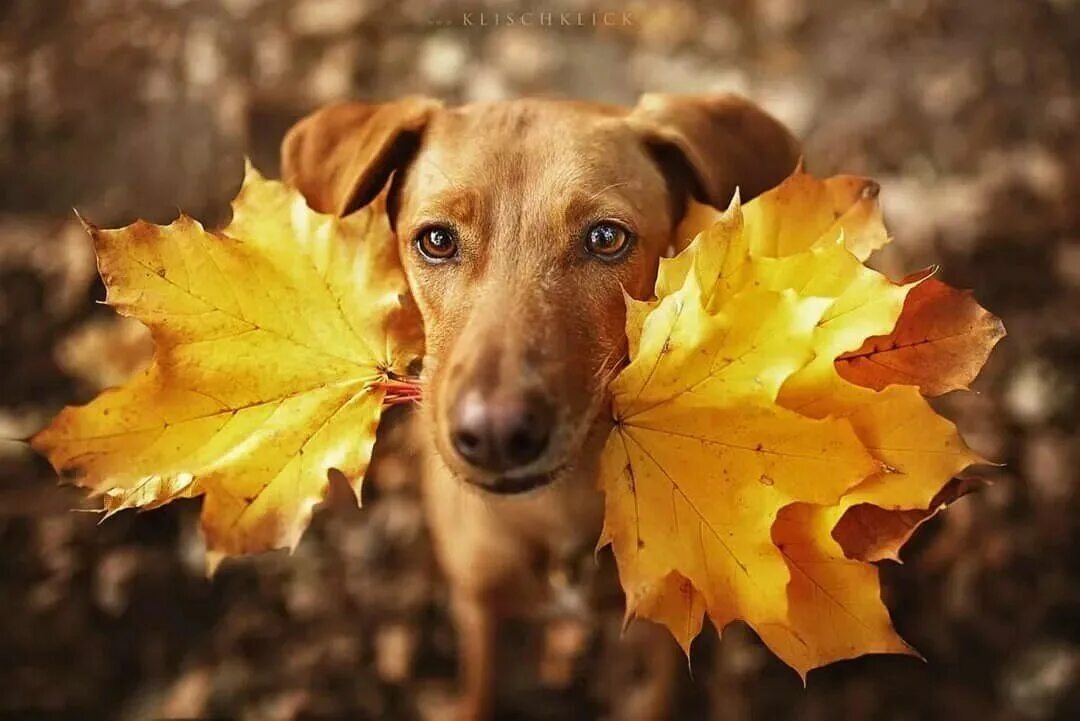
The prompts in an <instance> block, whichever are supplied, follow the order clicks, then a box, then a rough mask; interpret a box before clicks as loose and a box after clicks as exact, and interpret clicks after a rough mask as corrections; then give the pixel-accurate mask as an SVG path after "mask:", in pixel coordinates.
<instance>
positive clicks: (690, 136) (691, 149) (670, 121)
mask: <svg viewBox="0 0 1080 721" xmlns="http://www.w3.org/2000/svg"><path fill="white" fill-rule="evenodd" d="M628 121H629V122H630V123H631V124H632V125H634V126H635V127H636V128H637V129H638V130H639V131H640V132H641V133H643V135H644V137H645V142H646V143H647V144H648V145H649V146H650V148H651V149H652V150H653V152H654V153H655V154H656V156H657V157H658V159H659V161H660V163H661V165H662V166H663V168H664V171H665V173H666V174H668V176H669V178H670V179H672V180H673V181H674V182H675V183H677V184H678V185H679V186H681V187H682V188H683V189H684V190H687V191H689V192H690V193H691V194H692V195H693V196H694V198H695V199H697V200H699V201H701V202H704V203H708V204H709V205H712V206H714V207H717V208H721V209H723V208H726V207H727V205H728V202H729V201H730V200H731V196H732V195H733V194H734V192H735V188H736V187H738V188H739V193H740V195H741V197H742V199H743V200H744V201H746V200H749V199H750V198H752V197H754V196H755V195H758V194H759V193H762V192H764V191H766V190H768V189H769V188H771V187H773V186H775V185H777V184H779V183H780V181H782V180H783V179H784V178H786V177H787V176H788V175H789V174H790V173H791V171H792V170H794V169H795V165H796V164H797V163H798V161H799V145H798V143H797V142H796V140H795V138H793V137H792V136H791V133H789V132H788V131H787V129H786V128H785V127H784V126H783V125H781V124H780V122H779V121H777V120H776V119H775V118H773V117H772V116H771V115H769V114H768V113H766V112H765V111H764V110H762V109H761V108H759V107H757V106H756V105H754V104H753V103H751V102H749V101H748V100H746V99H744V98H740V97H739V96H737V95H729V94H721V95H681V96H680V95H664V94H654V93H648V94H645V95H642V96H641V100H639V101H638V105H637V107H636V108H634V110H633V111H631V113H630V115H629V117H628ZM672 176H676V177H672Z"/></svg>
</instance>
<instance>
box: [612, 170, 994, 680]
mask: <svg viewBox="0 0 1080 721" xmlns="http://www.w3.org/2000/svg"><path fill="white" fill-rule="evenodd" d="M689 218H690V221H689V224H684V226H683V227H684V230H685V231H686V232H687V233H688V234H689V235H690V237H693V238H694V240H693V242H692V243H690V245H689V246H688V247H686V248H685V250H683V251H682V252H681V253H680V254H678V255H677V256H675V257H673V258H671V259H665V260H663V261H661V267H660V271H659V274H658V278H657V283H656V299H655V300H653V301H649V302H639V301H634V300H631V299H628V300H627V304H628V312H627V335H628V340H629V347H630V356H631V360H630V363H629V365H628V366H627V367H626V368H625V369H624V370H623V371H622V373H621V374H620V375H619V376H617V377H616V378H615V379H614V381H613V382H612V386H611V390H612V396H613V417H614V424H615V429H614V431H613V432H612V434H611V436H610V438H609V439H608V442H607V445H606V447H605V449H604V455H603V462H602V469H603V470H602V474H601V481H600V482H601V485H602V488H603V489H604V492H605V494H606V515H605V528H604V533H603V536H602V538H601V545H604V544H609V543H610V544H611V546H612V548H613V550H614V554H615V558H616V562H617V564H618V567H619V573H620V579H621V581H622V584H623V586H624V588H625V590H626V593H627V614H628V617H630V616H640V617H644V618H649V619H652V620H654V621H657V622H659V623H662V624H664V625H665V626H667V627H668V628H669V629H670V630H671V632H672V633H673V635H674V636H675V638H676V639H677V640H678V641H679V642H680V644H681V645H682V646H683V648H684V649H685V650H687V651H689V645H690V642H691V641H692V640H693V638H694V637H695V636H696V635H697V634H698V632H699V631H700V630H701V628H702V624H703V619H704V617H705V616H706V615H707V616H708V617H709V618H710V619H711V620H712V622H713V624H714V625H715V626H716V627H717V628H719V629H722V628H723V627H724V626H726V625H727V624H728V623H730V622H732V621H735V620H742V621H745V622H747V623H748V624H749V625H750V626H751V627H753V628H754V629H755V630H756V631H757V633H758V634H759V635H760V636H761V638H762V639H763V640H764V641H765V643H766V644H767V645H768V646H769V647H770V648H771V649H772V650H773V651H774V652H775V653H776V654H777V655H778V656H779V657H780V658H781V659H783V660H784V661H785V662H786V663H788V664H789V665H790V666H792V667H793V668H795V669H796V670H797V671H798V672H799V673H800V674H801V675H803V676H804V677H805V674H806V672H807V671H809V670H810V669H812V668H815V667H817V666H821V665H824V664H827V663H830V662H832V661H836V660H839V659H843V658H850V657H853V656H858V655H861V654H865V653H881V652H895V653H913V651H912V650H911V649H910V647H908V646H907V644H906V643H904V641H903V640H902V639H901V638H900V637H899V636H898V635H897V634H896V632H895V631H894V630H893V628H892V624H891V621H890V619H889V615H888V611H887V610H886V609H885V607H884V605H883V604H882V603H881V599H880V588H879V583H878V573H877V568H876V567H875V566H874V565H872V564H871V563H869V561H874V560H879V559H881V558H885V557H894V556H895V553H896V552H897V551H898V549H899V547H900V545H902V544H903V542H904V541H906V540H907V538H908V537H909V536H910V534H911V532H912V531H913V529H914V528H915V527H916V526H917V525H918V523H920V522H921V521H922V520H925V518H926V517H928V516H929V515H931V514H932V513H934V512H935V511H936V510H937V507H938V505H939V504H940V503H941V501H940V497H939V492H940V491H942V489H943V487H945V485H946V484H947V483H948V482H949V480H950V479H952V478H953V476H954V475H956V474H957V473H959V472H960V471H962V470H964V469H965V468H966V467H967V466H969V465H971V464H973V463H977V462H980V460H981V459H980V458H979V457H978V456H977V455H976V454H975V453H973V452H972V451H971V450H970V449H969V448H968V447H967V446H966V445H965V444H964V442H963V440H962V439H961V438H960V436H959V434H958V433H957V431H956V428H955V427H954V426H953V424H952V423H950V422H949V421H948V420H946V419H944V418H942V417H941V416H939V415H938V414H937V413H935V411H934V410H933V409H932V408H931V407H930V406H929V404H928V403H927V402H926V400H925V399H924V397H923V395H922V394H921V393H920V388H922V389H923V390H924V391H925V390H927V389H928V388H933V387H940V386H941V385H942V384H944V385H945V387H958V386H962V385H965V384H966V383H967V382H968V381H970V380H971V378H973V377H974V374H975V372H977V369H978V367H980V366H981V365H982V363H983V362H984V361H985V359H986V356H987V354H988V353H989V350H990V349H991V348H992V347H993V345H994V343H996V341H997V340H998V339H999V338H1000V337H1001V335H1002V334H1003V330H1002V329H1001V325H1000V322H999V321H997V320H996V319H994V318H992V316H989V314H986V313H985V311H983V310H982V309H977V310H976V308H977V306H975V308H972V307H971V304H972V303H974V301H972V300H970V296H964V298H965V299H966V301H965V302H952V300H953V299H951V298H950V300H949V301H947V302H941V301H940V300H938V301H935V300H934V299H940V298H942V297H949V293H948V292H946V291H943V290H941V286H942V285H943V284H940V283H939V282H938V281H937V280H936V279H933V278H928V277H927V274H925V273H924V274H921V275H920V276H918V277H916V278H914V279H912V280H910V282H906V283H904V282H901V283H893V282H891V281H890V280H889V279H888V278H886V277H884V276H883V275H881V274H880V273H878V272H876V271H874V270H871V269H870V268H868V267H866V266H865V265H864V264H863V261H864V260H865V259H866V258H867V257H868V256H869V255H870V254H871V253H872V252H873V250H875V249H877V248H879V247H881V246H882V245H884V243H885V242H887V239H888V236H887V234H886V233H885V229H884V226H883V225H882V221H881V213H880V210H879V208H878V205H877V186H876V185H875V184H873V183H872V181H868V180H865V179H861V178H853V177H846V176H841V177H836V178H831V179H829V180H825V181H821V180H818V179H816V178H814V177H812V176H810V175H808V174H805V173H803V172H801V171H797V172H796V173H795V174H793V175H792V176H791V177H790V178H788V179H787V180H786V181H785V182H784V183H783V184H781V185H780V186H778V187H777V188H775V189H773V190H771V191H769V192H768V193H765V194H764V195H762V196H760V197H759V198H757V199H755V200H754V201H752V202H750V203H749V204H747V205H746V206H745V207H743V206H741V205H740V203H739V200H738V197H736V198H735V199H734V201H733V202H732V204H731V207H729V208H728V210H727V211H726V212H724V213H719V212H717V211H714V210H712V209H708V208H704V207H703V206H698V207H695V208H694V209H692V211H691V213H690V214H689ZM927 284H932V285H927ZM921 288H934V289H935V290H934V292H933V293H932V294H929V295H930V296H931V299H930V300H929V301H923V302H919V303H911V304H908V305H906V304H905V299H907V298H909V297H911V298H916V299H917V298H920V297H922V296H923V295H926V294H927V293H926V291H924V290H920V289H921ZM927 303H934V304H935V305H934V308H935V311H934V312H927V311H926V306H927ZM931 320H932V321H933V322H930V321H931ZM956 328H962V329H965V330H966V332H967V333H968V335H967V337H965V346H966V347H964V348H961V347H959V344H957V343H955V342H949V338H951V337H952V336H950V332H951V331H952V330H954V329H956ZM894 334H895V335H894ZM945 336H948V337H949V338H945V340H942V338H943V337H945ZM890 338H895V342H893V341H892V340H890ZM925 339H931V342H921V341H923V340H925ZM865 344H869V346H868V347H867V346H865ZM920 345H921V346H925V347H926V349H928V352H931V353H933V352H934V350H936V351H937V352H936V354H935V355H934V358H935V361H934V363H932V364H930V365H929V366H928V367H926V368H924V376H926V377H921V378H919V380H918V382H914V381H913V378H914V371H912V370H910V369H907V368H904V369H893V370H889V369H879V372H871V371H868V370H866V369H862V368H860V369H859V370H852V369H851V368H850V367H845V364H852V363H854V362H855V361H853V360H852V359H853V357H854V354H858V353H862V354H864V355H866V354H870V353H874V352H879V351H880V349H884V348H896V347H908V348H910V347H918V346H920ZM907 362H908V365H910V366H915V365H918V363H917V362H915V361H912V360H911V359H910V358H908V359H907ZM934 378H937V379H941V380H940V382H939V383H937V384H936V385H935V383H934V382H932V379H934ZM862 521H868V522H869V523H868V525H867V524H865V523H862ZM838 527H839V529H840V530H841V532H840V533H837V531H838Z"/></svg>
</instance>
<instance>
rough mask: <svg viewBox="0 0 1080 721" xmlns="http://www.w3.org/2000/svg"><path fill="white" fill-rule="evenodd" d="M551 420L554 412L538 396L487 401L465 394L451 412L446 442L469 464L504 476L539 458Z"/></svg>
mask: <svg viewBox="0 0 1080 721" xmlns="http://www.w3.org/2000/svg"><path fill="white" fill-rule="evenodd" d="M554 420H555V411H554V408H553V407H552V405H551V403H550V402H548V400H547V399H545V398H543V397H542V396H539V395H528V396H525V395H522V396H517V397H513V396H506V397H503V396H502V395H499V396H497V397H491V398H487V397H485V396H484V395H483V394H481V393H480V392H479V391H477V390H467V391H465V392H464V393H462V394H461V397H460V398H459V399H458V401H457V403H456V405H455V406H454V408H453V411H452V415H451V422H450V440H451V442H452V443H453V446H454V450H455V451H457V453H458V454H459V455H460V456H461V457H462V458H463V459H464V460H465V461H467V462H468V463H469V464H471V465H473V466H476V467H477V468H481V469H483V470H485V471H491V472H494V473H505V472H506V471H510V470H513V469H515V468H521V467H522V466H527V465H528V464H530V463H532V462H533V461H535V460H537V459H538V458H540V456H541V455H543V453H544V451H545V450H547V447H548V442H549V441H550V440H551V430H552V426H553V424H554Z"/></svg>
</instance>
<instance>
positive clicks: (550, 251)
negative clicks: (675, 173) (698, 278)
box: [395, 102, 673, 493]
mask: <svg viewBox="0 0 1080 721" xmlns="http://www.w3.org/2000/svg"><path fill="white" fill-rule="evenodd" d="M395 191H396V192H399V193H400V195H399V197H398V199H397V208H398V210H397V215H396V230H397V234H398V239H399V243H400V251H401V257H402V260H403V262H404V265H405V268H406V273H407V276H408V278H409V282H410V285H411V287H412V289H413V293H414V295H415V297H416V301H417V304H418V305H419V307H420V311H421V314H422V315H423V318H424V325H425V328H426V332H427V336H426V338H427V358H426V359H425V375H426V380H427V384H426V389H427V390H426V392H427V394H428V395H427V398H428V404H427V409H426V412H428V413H430V420H431V424H432V427H433V429H434V433H435V442H436V444H437V447H438V449H439V452H440V453H441V454H442V457H443V458H444V460H445V461H446V463H447V465H448V466H449V467H450V469H451V470H453V471H454V472H455V473H457V474H458V475H459V476H460V477H462V478H466V479H468V480H470V481H472V482H474V483H476V484H477V485H480V486H482V487H483V488H486V489H490V490H493V491H496V492H506V493H509V492H515V491H521V490H527V489H530V488H534V487H536V486H538V485H541V484H543V483H544V482H546V481H548V480H550V479H551V478H553V477H555V476H556V475H557V474H559V473H560V472H561V471H564V470H565V469H567V468H568V467H570V466H573V465H574V464H575V462H577V461H578V460H579V456H580V455H581V454H582V451H583V445H584V444H585V441H586V439H587V438H588V436H589V431H590V429H592V428H593V427H594V425H595V424H596V422H597V420H598V418H600V416H601V415H602V414H601V413H600V411H601V409H602V408H603V405H604V404H603V401H604V386H605V384H606V380H607V379H608V378H609V375H610V372H611V371H612V369H613V368H615V367H616V363H617V362H618V361H619V360H620V359H621V357H622V355H623V352H624V345H625V342H624V336H625V331H624V328H623V325H624V307H625V305H624V301H623V289H624V288H625V289H626V291H627V292H628V293H630V294H631V295H633V296H635V297H639V298H642V297H647V296H648V294H649V292H650V289H651V285H652V282H653V279H654V278H655V274H656V265H657V261H658V259H659V257H660V254H661V253H662V252H663V251H664V249H665V248H666V247H667V245H668V243H669V242H670V237H671V231H672V224H673V217H672V202H671V194H670V192H669V189H668V185H667V182H666V181H665V178H664V176H663V174H662V173H661V170H660V168H659V167H658V165H657V164H656V162H655V161H654V160H653V159H652V158H651V157H650V155H649V153H648V150H647V148H646V147H645V145H644V144H643V143H642V142H641V139H640V137H638V136H637V135H636V134H635V133H634V132H633V131H632V130H631V129H630V128H628V127H627V125H626V124H625V123H623V122H621V121H620V120H613V119H608V120H607V121H606V122H604V121H601V120H600V118H598V117H597V115H596V114H595V113H594V112H592V111H590V110H588V109H577V108H568V107H564V106H561V105H555V104H552V103H542V102H532V103H504V104H497V105H489V106H479V107H467V108H463V109H461V110H458V111H455V112H448V113H443V114H441V115H440V116H439V117H438V118H436V119H434V120H433V121H432V123H431V124H430V125H429V127H428V129H427V132H426V134H425V137H424V143H423V145H422V146H421V147H420V149H419V151H418V152H417V154H416V156H415V158H414V159H413V161H412V162H411V163H410V165H409V167H408V168H407V171H406V172H405V174H404V176H403V178H402V179H401V181H400V184H399V186H398V187H397V188H395ZM594 435H599V434H594Z"/></svg>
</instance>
